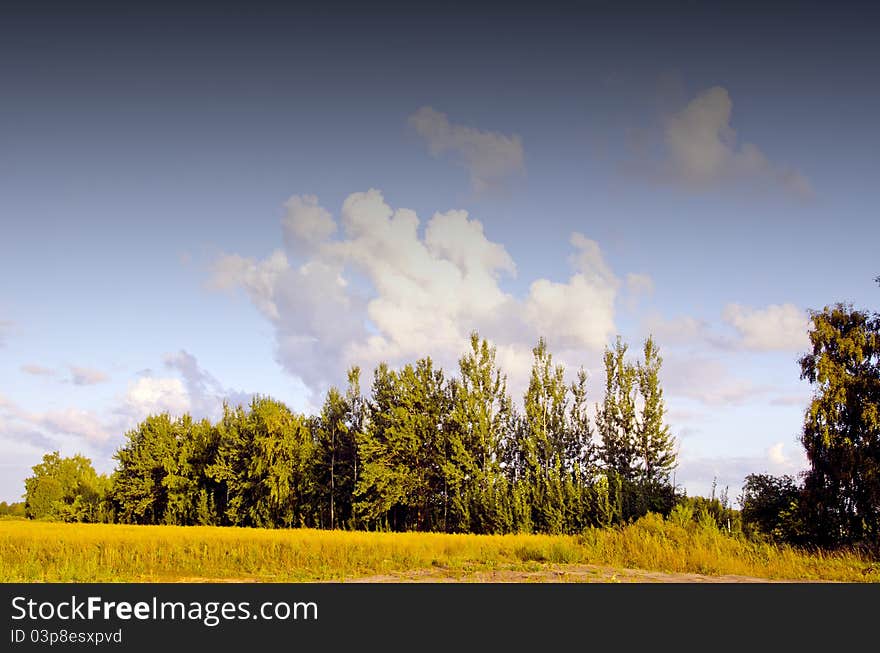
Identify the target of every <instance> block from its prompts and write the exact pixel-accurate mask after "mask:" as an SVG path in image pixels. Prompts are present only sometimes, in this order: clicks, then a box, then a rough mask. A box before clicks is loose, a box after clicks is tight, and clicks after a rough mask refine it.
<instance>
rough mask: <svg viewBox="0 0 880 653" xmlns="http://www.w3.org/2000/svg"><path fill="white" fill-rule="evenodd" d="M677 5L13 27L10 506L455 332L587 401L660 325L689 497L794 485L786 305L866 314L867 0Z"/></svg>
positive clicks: (452, 344) (7, 168)
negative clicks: (151, 419)
mask: <svg viewBox="0 0 880 653" xmlns="http://www.w3.org/2000/svg"><path fill="white" fill-rule="evenodd" d="M676 7H677V11H676V10H672V9H670V10H668V11H663V12H660V11H652V10H650V9H645V8H641V10H639V11H637V9H638V8H637V7H636V6H635V5H630V6H628V5H626V4H625V3H624V4H615V5H613V6H612V5H610V4H608V3H593V4H587V5H583V6H581V7H580V8H578V9H574V8H573V7H571V6H569V5H563V4H560V5H559V8H558V10H555V11H550V9H549V7H548V10H547V11H546V13H544V14H540V15H534V14H530V13H528V12H525V11H524V10H519V9H517V8H515V7H513V8H510V9H509V11H508V13H506V14H497V13H491V12H485V13H483V12H479V11H470V12H465V10H464V8H462V7H454V6H450V7H448V8H446V9H442V10H441V9H439V8H437V9H433V10H431V12H432V13H427V12H426V11H425V10H423V12H422V13H414V12H412V11H410V12H406V11H403V10H400V9H394V8H392V7H387V8H383V9H382V10H378V9H377V10H376V11H371V12H369V13H367V12H363V11H360V12H359V11H358V10H356V9H348V8H341V7H340V8H338V11H335V12H333V11H325V12H323V13H320V12H319V11H318V10H313V11H310V12H307V11H305V10H299V12H298V13H296V11H295V10H289V9H280V8H275V7H272V6H268V7H266V8H264V9H263V10H262V11H257V10H251V11H249V10H246V9H242V8H239V9H229V10H225V9H221V8H218V9H217V10H216V12H215V13H214V14H212V15H210V16H205V15H202V14H199V13H197V12H194V11H193V12H190V11H188V10H186V9H175V10H170V9H169V10H160V9H149V8H144V9H142V10H133V11H131V12H129V13H127V14H125V15H122V14H120V15H114V14H112V13H101V14H93V15H89V14H88V12H82V13H78V14H76V15H67V14H65V13H64V12H56V13H54V14H52V18H51V19H49V18H47V14H44V15H39V14H36V13H34V14H26V13H21V14H14V15H11V16H10V19H9V20H8V21H6V22H5V23H4V27H0V36H2V38H0V44H2V45H0V78H2V80H3V91H2V93H3V96H2V97H3V101H2V102H0V225H2V231H0V234H2V235H0V275H2V278H3V279H4V283H3V284H2V286H0V461H2V462H0V465H2V467H0V474H2V477H0V499H6V500H15V499H17V498H18V497H19V495H20V494H21V492H22V488H23V485H22V481H23V479H24V478H25V477H26V476H27V475H28V473H29V471H30V466H32V465H33V464H35V463H36V462H38V461H39V459H40V458H41V456H42V454H43V453H45V452H46V451H49V450H51V449H60V450H61V451H62V452H63V453H64V454H67V455H69V454H73V453H76V452H82V453H84V454H86V455H88V456H90V457H92V458H93V460H94V462H95V464H96V466H97V467H98V468H99V469H101V470H102V471H109V470H110V469H112V459H111V457H110V456H111V454H112V452H113V451H114V450H115V448H116V447H117V446H118V445H119V444H120V443H121V442H122V441H123V436H124V432H125V430H126V429H127V428H129V427H130V426H131V425H132V424H133V423H135V422H136V421H137V420H139V419H141V418H142V417H143V416H144V415H145V414H146V412H148V411H150V410H164V409H168V410H172V411H175V410H190V411H192V412H195V413H201V414H208V415H213V414H216V411H217V409H218V406H219V403H220V401H221V399H222V398H223V397H231V398H233V399H236V398H237V399H242V398H244V397H246V396H247V395H248V394H249V393H255V392H258V393H264V394H271V395H273V396H276V397H277V398H279V399H282V400H284V401H286V402H288V403H289V404H290V405H292V406H293V407H295V408H297V409H300V410H308V409H310V407H312V406H313V405H314V403H315V402H319V401H320V395H321V394H322V392H323V390H324V389H325V388H326V384H327V383H329V382H340V381H341V380H342V379H343V378H344V372H345V368H346V367H347V366H348V365H349V364H351V363H360V364H362V365H364V366H365V367H366V368H367V369H369V368H371V366H372V365H374V364H375V362H377V360H378V358H386V359H388V360H389V362H391V363H399V362H402V361H406V360H412V359H414V358H415V357H416V356H419V355H422V354H431V355H432V356H434V357H435V358H436V359H438V360H439V361H441V362H443V363H445V364H446V365H447V367H450V369H451V366H452V364H453V362H454V360H455V358H456V356H457V355H458V354H459V353H460V351H461V350H462V347H463V343H464V340H463V339H464V338H465V337H466V335H467V333H468V332H469V331H470V330H471V329H472V328H474V327H480V328H481V331H482V332H483V335H485V336H486V337H488V338H489V339H491V340H494V341H496V342H497V343H498V345H499V348H500V349H502V350H503V353H504V356H503V357H502V358H503V360H506V361H509V363H510V369H509V370H508V371H509V373H510V375H511V386H512V388H513V389H514V390H517V389H518V388H519V387H521V385H522V382H523V378H522V377H523V370H524V369H525V368H524V365H526V364H527V361H528V356H529V349H530V347H531V346H532V345H533V344H534V341H535V340H536V339H537V337H538V336H540V335H545V336H547V338H548V340H549V344H550V347H551V350H552V351H554V352H555V353H556V356H557V358H558V359H559V360H560V361H563V362H564V363H565V364H566V365H567V367H568V369H569V370H570V371H571V372H572V373H573V372H574V370H575V369H576V367H577V366H579V365H582V364H583V365H585V366H587V367H588V368H589V369H590V370H591V372H593V373H594V377H593V378H594V381H593V382H592V383H591V389H592V392H593V399H594V400H598V399H599V398H600V396H599V392H600V388H601V370H600V369H599V367H598V362H599V357H600V355H601V349H602V346H603V345H604V344H605V343H610V342H611V341H612V340H613V338H614V336H616V335H617V334H620V335H622V336H623V337H624V339H625V340H627V341H628V342H629V343H630V345H631V347H632V348H633V349H634V350H637V349H638V347H639V346H640V343H641V340H642V339H643V338H644V337H645V336H646V335H647V334H648V333H653V334H654V335H655V338H656V339H657V341H658V344H659V346H660V348H661V353H662V354H663V356H664V359H665V367H664V374H663V380H664V385H665V388H666V399H667V406H668V408H669V421H670V423H671V425H672V427H673V431H674V433H675V434H676V436H677V437H678V439H679V442H680V445H681V450H680V461H681V466H680V469H679V471H678V472H677V477H676V480H677V481H678V482H679V483H681V484H682V485H684V486H685V487H686V488H687V489H688V491H689V492H691V493H702V492H707V491H708V489H709V487H710V485H711V482H712V479H713V477H717V478H718V480H719V484H720V485H721V486H722V487H723V486H724V485H730V486H731V488H732V492H733V491H735V490H736V489H738V487H739V484H740V483H741V482H742V478H743V476H744V475H745V474H746V473H749V472H752V471H755V472H759V471H770V472H773V473H795V472H797V471H798V470H799V469H801V468H802V466H803V457H802V455H801V453H800V448H799V445H798V444H797V434H798V431H799V428H800V424H801V418H802V414H803V410H804V408H805V407H806V404H807V401H808V397H809V388H808V387H807V386H806V384H804V383H803V382H801V381H799V379H798V367H797V357H798V356H799V354H800V352H801V351H803V349H804V347H805V332H806V317H805V315H806V314H805V311H806V309H810V308H821V307H822V306H824V305H826V304H830V303H834V302H836V301H851V302H854V303H855V304H857V305H862V306H876V305H877V293H878V291H877V288H876V285H874V284H873V281H872V279H873V278H874V277H875V276H876V275H877V274H880V270H878V261H877V253H876V252H877V248H876V243H877V242H880V227H878V221H877V220H876V217H875V215H874V214H875V211H876V210H875V208H874V201H873V200H874V196H875V195H876V182H877V179H878V163H877V159H876V152H877V151H880V130H877V129H876V127H875V121H876V116H877V115H880V114H878V109H880V95H878V93H877V90H876V60H877V56H876V55H877V52H876V45H875V44H874V42H873V39H872V37H871V34H870V30H868V29H867V27H866V26H867V25H868V24H870V17H869V16H866V15H864V12H863V11H861V10H860V9H851V10H849V11H840V12H835V13H831V12H829V11H824V10H822V9H821V8H818V7H813V6H809V5H804V6H802V7H801V10H800V11H799V13H798V14H797V15H794V16H793V15H791V14H788V15H786V14H785V13H783V12H780V13H778V14H768V13H761V12H760V11H759V10H756V9H750V8H738V9H733V8H729V9H724V10H721V11H715V12H714V13H713V12H710V11H709V10H708V7H703V6H701V5H699V4H697V5H693V4H685V3H683V4H681V5H680V6H678V5H677V6H676ZM731 7H733V6H732V5H731ZM24 11H25V10H22V12H24ZM99 16H100V18H98V17H99ZM371 189H373V190H374V192H371ZM291 198H298V199H294V200H291ZM346 202H347V204H346ZM344 204H345V205H346V206H347V208H345V209H344V208H343V206H344ZM317 207H321V209H322V210H319V209H318V208H317ZM385 207H388V208H387V210H388V211H391V212H394V211H398V210H401V209H409V210H412V211H414V212H415V214H417V216H418V221H419V222H418V227H417V228H416V230H415V231H414V232H412V231H409V230H407V229H405V228H404V226H405V223H406V224H408V223H410V222H411V221H412V218H411V216H410V214H408V213H406V212H405V211H404V212H403V213H398V214H394V215H395V217H393V218H388V217H387V215H386V214H385V211H386V208H385ZM451 211H453V212H454V211H466V212H467V217H464V216H463V214H461V213H449V212H451ZM438 213H439V214H442V215H441V216H440V217H438V218H433V216H434V215H435V214H438ZM389 220H390V221H389ZM475 221H479V223H480V227H481V229H482V233H480V230H479V228H478V227H477V224H476V222H475ZM432 225H433V226H432ZM572 234H580V236H576V237H574V238H573V236H572ZM273 252H277V254H275V255H274V258H273ZM304 265H305V266H306V267H305V268H303V267H302V266H304ZM304 270H305V271H304ZM343 284H344V285H343ZM425 349H427V351H426V350H425ZM524 361H525V362H524ZM517 391H518V390H517Z"/></svg>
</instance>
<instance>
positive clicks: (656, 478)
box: [636, 338, 676, 484]
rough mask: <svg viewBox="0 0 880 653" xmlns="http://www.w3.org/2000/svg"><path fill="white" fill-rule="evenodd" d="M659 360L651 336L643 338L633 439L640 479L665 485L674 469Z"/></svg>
mask: <svg viewBox="0 0 880 653" xmlns="http://www.w3.org/2000/svg"><path fill="white" fill-rule="evenodd" d="M662 364H663V359H662V358H661V357H660V354H659V352H658V350H657V346H656V345H655V344H654V340H653V339H652V338H648V339H647V340H646V341H645V346H644V360H643V361H641V362H640V363H639V365H638V369H637V373H638V387H639V393H640V395H641V397H642V410H641V415H640V419H639V420H638V427H637V436H636V441H637V443H638V455H639V457H640V458H641V461H640V462H641V476H642V481H643V482H644V483H647V484H657V483H659V484H666V483H668V481H669V474H670V473H671V472H672V470H673V469H674V468H675V465H676V454H675V440H674V439H673V437H672V434H671V433H670V431H669V425H668V424H666V423H665V421H664V417H665V415H666V407H665V405H664V402H663V389H662V388H661V387H660V378H659V377H660V366H661V365H662Z"/></svg>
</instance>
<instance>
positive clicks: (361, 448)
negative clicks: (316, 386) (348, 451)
mask: <svg viewBox="0 0 880 653" xmlns="http://www.w3.org/2000/svg"><path fill="white" fill-rule="evenodd" d="M449 404H450V400H449V393H448V392H447V388H446V383H445V379H444V375H443V372H442V371H441V370H439V369H435V368H434V366H433V363H432V361H431V359H430V358H423V359H421V360H419V361H417V362H416V364H415V365H414V366H413V365H411V364H408V365H406V366H405V367H404V368H403V369H402V370H401V371H400V372H395V371H392V370H390V369H389V368H388V366H387V365H385V364H384V363H383V364H381V365H379V367H378V368H377V369H376V372H375V375H374V379H373V389H372V397H371V400H370V402H369V404H368V424H367V427H366V428H365V430H364V433H363V434H362V436H361V439H360V442H359V443H358V452H359V455H360V459H361V461H362V468H361V474H360V477H359V479H358V484H357V487H356V490H355V496H356V505H355V510H356V512H357V514H358V516H359V518H360V519H362V520H363V521H364V522H365V524H366V525H368V526H370V527H387V528H391V529H393V530H433V529H438V528H441V527H442V513H443V506H447V505H448V501H449V497H448V494H444V491H443V488H444V484H443V478H444V477H443V463H444V455H445V452H446V447H445V437H446V424H445V420H446V418H447V416H448V414H449Z"/></svg>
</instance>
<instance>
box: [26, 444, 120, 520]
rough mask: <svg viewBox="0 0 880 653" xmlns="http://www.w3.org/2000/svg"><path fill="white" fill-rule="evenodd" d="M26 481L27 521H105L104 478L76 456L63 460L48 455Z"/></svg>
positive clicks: (79, 456) (90, 465) (105, 486)
mask: <svg viewBox="0 0 880 653" xmlns="http://www.w3.org/2000/svg"><path fill="white" fill-rule="evenodd" d="M31 469H32V470H33V476H30V477H28V478H27V479H25V482H24V484H25V506H24V509H25V515H26V516H27V517H28V518H30V519H48V520H57V521H70V522H98V521H104V520H105V519H106V518H107V515H106V510H105V506H104V500H105V493H106V491H107V477H106V476H104V475H99V474H97V473H96V472H95V469H94V467H92V461H91V460H89V459H88V458H86V457H84V456H81V455H79V454H77V455H75V456H72V457H69V458H62V457H61V455H60V454H59V452H57V451H55V452H52V453H47V454H46V455H44V456H43V460H42V462H40V463H38V464H36V465H34V466H33V467H32V468H31Z"/></svg>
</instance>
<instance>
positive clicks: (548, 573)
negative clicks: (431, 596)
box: [345, 565, 803, 583]
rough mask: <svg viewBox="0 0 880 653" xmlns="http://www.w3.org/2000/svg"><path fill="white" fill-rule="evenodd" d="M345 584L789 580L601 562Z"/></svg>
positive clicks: (405, 575)
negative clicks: (617, 566)
mask: <svg viewBox="0 0 880 653" xmlns="http://www.w3.org/2000/svg"><path fill="white" fill-rule="evenodd" d="M345 582H347V583H460V582H465V583H790V582H803V581H789V580H769V579H767V578H754V577H750V576H733V575H727V576H708V575H705V574H684V573H666V572H662V571H646V570H644V569H621V568H616V567H603V566H600V565H548V566H547V567H546V568H543V569H540V570H538V571H519V570H508V569H504V570H495V571H474V572H462V573H456V572H454V571H452V570H448V569H442V568H440V569H418V570H414V571H406V572H400V573H394V574H379V575H375V576H365V577H361V578H350V579H347V580H346V581H345Z"/></svg>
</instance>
